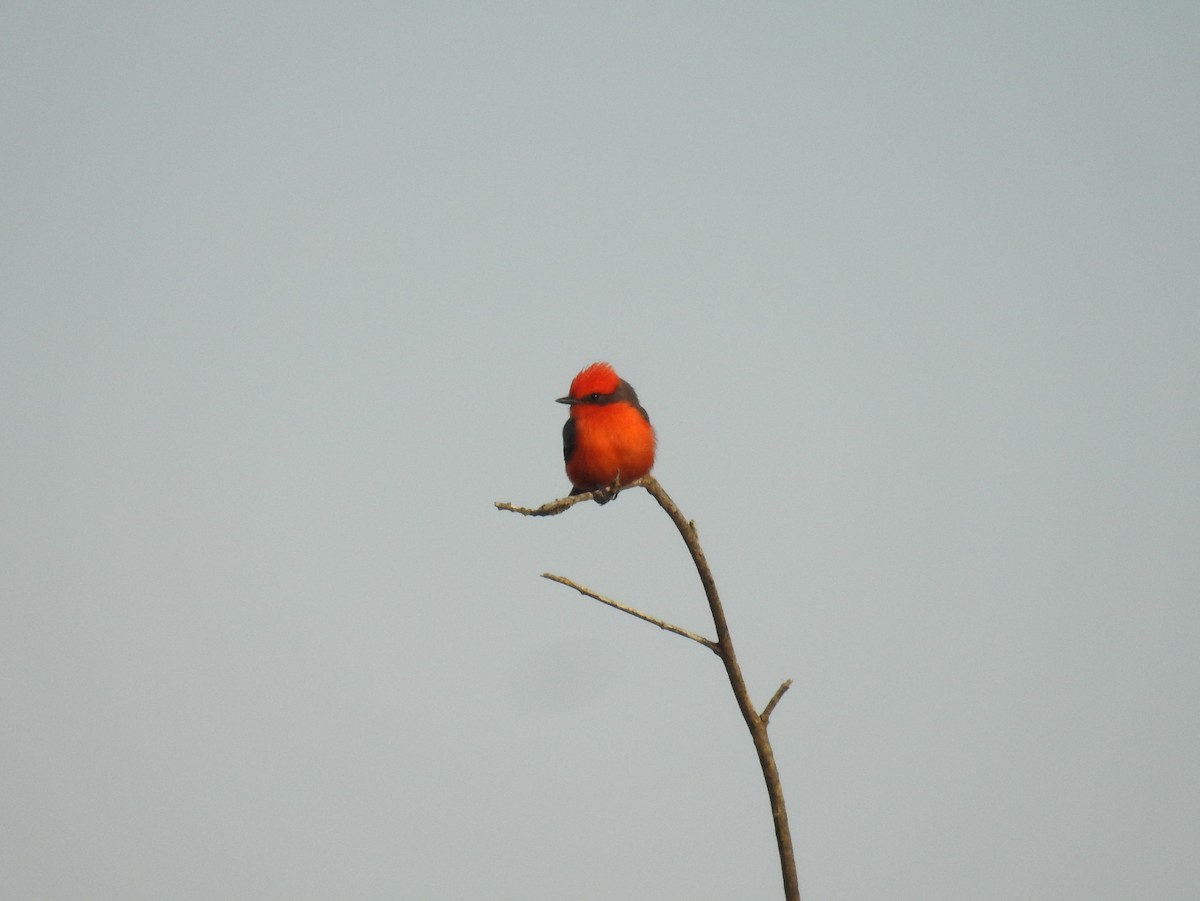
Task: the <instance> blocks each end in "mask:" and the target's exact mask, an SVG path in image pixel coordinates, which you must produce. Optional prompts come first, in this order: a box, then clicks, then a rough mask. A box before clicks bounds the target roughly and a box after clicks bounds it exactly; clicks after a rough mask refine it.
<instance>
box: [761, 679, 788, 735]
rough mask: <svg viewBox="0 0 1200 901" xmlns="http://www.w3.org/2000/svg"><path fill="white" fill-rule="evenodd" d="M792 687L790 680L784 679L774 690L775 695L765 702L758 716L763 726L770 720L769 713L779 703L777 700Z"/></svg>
mask: <svg viewBox="0 0 1200 901" xmlns="http://www.w3.org/2000/svg"><path fill="white" fill-rule="evenodd" d="M791 687H792V680H791V679H784V680H783V684H782V685H780V686H779V687H778V688H777V689H775V694H773V695H771V700H769V701H767V706H766V707H764V708H763V712H762V713H760V714H759V715H758V718H759V719H760V720H762V721H763V725H764V726H765V725H766V724H767V720H769V719H770V718H771V711H772V710H774V709H775V705H776V704H778V703H779V699H780V698H782V697H783V695H784V692H786V691H787V690H788V689H789V688H791Z"/></svg>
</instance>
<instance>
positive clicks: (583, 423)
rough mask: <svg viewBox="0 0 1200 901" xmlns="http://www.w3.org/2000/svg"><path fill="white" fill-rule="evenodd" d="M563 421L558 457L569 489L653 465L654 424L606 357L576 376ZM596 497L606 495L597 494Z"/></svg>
mask: <svg viewBox="0 0 1200 901" xmlns="http://www.w3.org/2000/svg"><path fill="white" fill-rule="evenodd" d="M558 403H560V404H569V405H570V407H571V418H570V419H568V420H567V422H566V424H565V425H564V426H563V459H564V460H565V461H566V463H567V478H568V479H570V480H571V484H572V485H573V486H575V487H574V488H572V489H571V494H582V493H583V492H585V491H595V490H596V489H598V488H609V487H612V486H614V485H615V486H617V487H620V486H621V485H628V484H629V483H630V482H632V481H633V480H634V479H640V478H641V477H642V476H644V475H645V474H646V473H648V472H649V471H650V467H652V466H653V465H654V441H655V439H654V428H653V427H652V426H651V425H650V417H649V416H648V415H647V414H646V411H645V410H643V409H642V405H641V404H640V403H638V396H637V392H636V391H634V390H633V386H632V385H630V384H629V382H626V381H624V380H623V379H621V378H618V377H617V374H616V372H614V371H613V368H612V367H611V366H609V365H608V364H607V363H593V364H592V365H591V366H589V367H587V368H586V369H584V370H583V371H582V372H580V373H579V375H577V376H575V378H574V380H573V381H572V382H571V392H570V393H569V394H568V395H567V396H566V397H560V398H558ZM599 500H601V502H603V501H604V500H607V498H599Z"/></svg>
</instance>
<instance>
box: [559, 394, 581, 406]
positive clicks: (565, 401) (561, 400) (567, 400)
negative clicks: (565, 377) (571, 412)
mask: <svg viewBox="0 0 1200 901" xmlns="http://www.w3.org/2000/svg"><path fill="white" fill-rule="evenodd" d="M554 402H555V403H556V404H568V405H570V406H574V405H575V404H577V403H579V401H577V400H576V399H575V398H573V397H570V396H568V397H558V398H555V399H554Z"/></svg>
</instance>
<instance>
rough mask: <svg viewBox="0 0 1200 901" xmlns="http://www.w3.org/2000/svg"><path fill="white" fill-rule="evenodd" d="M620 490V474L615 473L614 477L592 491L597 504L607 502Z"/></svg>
mask: <svg viewBox="0 0 1200 901" xmlns="http://www.w3.org/2000/svg"><path fill="white" fill-rule="evenodd" d="M620 490H621V474H620V473H617V475H616V478H614V479H613V480H612V482H610V483H609V484H607V485H605V486H604V487H602V488H597V489H595V490H594V491H593V492H592V493H593V494H594V495H595V496H596V503H597V504H607V503H608V502H609V501H611V500H612V499H613V498H615V497H616V496H617V494H618V493H619V492H620Z"/></svg>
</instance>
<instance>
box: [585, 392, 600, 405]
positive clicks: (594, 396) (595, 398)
mask: <svg viewBox="0 0 1200 901" xmlns="http://www.w3.org/2000/svg"><path fill="white" fill-rule="evenodd" d="M587 399H588V400H590V401H592V402H595V401H598V400H599V399H600V392H599V391H593V392H592V393H591V394H589V395H588V398H587Z"/></svg>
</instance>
